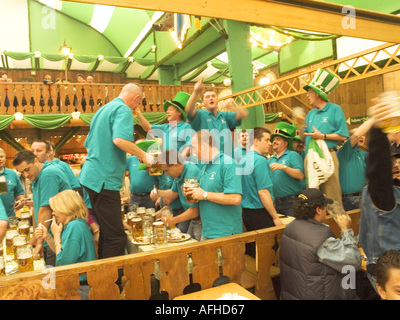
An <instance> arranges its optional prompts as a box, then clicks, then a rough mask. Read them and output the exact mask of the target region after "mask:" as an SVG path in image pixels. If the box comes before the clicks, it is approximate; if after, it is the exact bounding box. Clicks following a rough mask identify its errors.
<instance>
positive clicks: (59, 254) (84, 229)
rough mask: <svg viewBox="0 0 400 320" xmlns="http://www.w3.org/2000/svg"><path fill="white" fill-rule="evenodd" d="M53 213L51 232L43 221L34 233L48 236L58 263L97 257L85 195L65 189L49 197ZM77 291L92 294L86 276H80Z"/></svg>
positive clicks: (45, 238)
mask: <svg viewBox="0 0 400 320" xmlns="http://www.w3.org/2000/svg"><path fill="white" fill-rule="evenodd" d="M50 207H51V210H52V211H53V212H52V215H53V221H52V224H51V232H52V234H53V236H51V235H50V234H49V233H48V232H47V228H45V227H44V226H43V225H40V226H38V227H37V228H36V229H35V237H36V238H37V239H42V240H45V241H46V242H47V243H48V245H49V247H50V249H51V250H52V251H53V252H55V254H56V265H55V266H56V267H57V266H64V265H68V264H74V263H79V262H87V261H93V260H96V250H95V246H94V242H93V237H92V233H91V232H90V229H89V226H88V224H87V220H88V210H87V207H86V205H85V203H84V201H83V199H82V197H81V196H80V195H79V194H78V193H77V192H76V191H73V190H65V191H62V192H60V193H58V194H56V195H55V196H53V197H51V198H50ZM79 281H80V286H79V288H78V292H79V294H80V295H81V299H82V300H87V299H88V298H89V297H88V295H89V290H90V286H89V285H88V284H87V279H86V276H79Z"/></svg>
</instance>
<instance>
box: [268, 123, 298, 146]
mask: <svg viewBox="0 0 400 320" xmlns="http://www.w3.org/2000/svg"><path fill="white" fill-rule="evenodd" d="M295 134H296V129H295V128H294V127H293V126H292V125H291V124H290V123H287V122H284V121H281V122H279V123H278V124H277V125H276V127H275V130H274V133H273V134H271V141H273V140H274V138H275V136H281V137H283V138H285V139H286V140H287V142H288V149H289V150H293V138H294V136H295Z"/></svg>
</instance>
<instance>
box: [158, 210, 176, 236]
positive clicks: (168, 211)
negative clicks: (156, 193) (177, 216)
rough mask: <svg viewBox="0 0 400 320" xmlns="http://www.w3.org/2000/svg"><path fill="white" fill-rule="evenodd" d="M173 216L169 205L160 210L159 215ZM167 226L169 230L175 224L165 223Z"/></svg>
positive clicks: (173, 227)
mask: <svg viewBox="0 0 400 320" xmlns="http://www.w3.org/2000/svg"><path fill="white" fill-rule="evenodd" d="M164 215H165V216H171V217H172V216H173V214H172V210H171V208H170V207H166V208H165V209H163V210H162V211H161V216H164ZM167 228H168V229H169V230H171V229H175V224H169V225H167Z"/></svg>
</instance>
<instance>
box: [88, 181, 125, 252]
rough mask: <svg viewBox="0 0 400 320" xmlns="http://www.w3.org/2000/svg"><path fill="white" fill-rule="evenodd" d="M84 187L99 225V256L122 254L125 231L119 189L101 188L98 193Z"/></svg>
mask: <svg viewBox="0 0 400 320" xmlns="http://www.w3.org/2000/svg"><path fill="white" fill-rule="evenodd" d="M85 189H86V191H87V193H88V194H89V198H90V202H91V204H92V208H93V211H94V212H96V219H97V222H98V224H99V227H100V236H99V252H98V254H99V258H100V259H101V258H110V257H115V256H121V255H124V254H125V246H126V233H125V231H124V226H123V224H122V216H121V197H120V193H119V191H112V190H105V189H101V191H100V193H97V192H95V191H93V190H91V189H89V188H86V187H85Z"/></svg>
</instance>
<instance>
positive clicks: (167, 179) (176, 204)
mask: <svg viewBox="0 0 400 320" xmlns="http://www.w3.org/2000/svg"><path fill="white" fill-rule="evenodd" d="M173 183H174V178H172V177H171V176H170V175H167V174H165V172H163V174H162V175H161V176H160V177H159V178H158V189H160V190H168V189H171V188H172V184H173ZM168 206H169V207H170V208H171V209H174V210H176V209H180V208H182V203H181V200H180V199H179V197H177V198H176V199H175V200H174V201H172V203H170V204H169V205H168Z"/></svg>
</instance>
